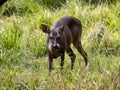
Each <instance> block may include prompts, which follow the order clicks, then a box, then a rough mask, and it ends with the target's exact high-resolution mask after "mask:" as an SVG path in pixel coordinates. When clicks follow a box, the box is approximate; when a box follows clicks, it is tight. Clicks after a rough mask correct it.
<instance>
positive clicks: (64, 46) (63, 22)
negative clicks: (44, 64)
mask: <svg viewBox="0 0 120 90" xmlns="http://www.w3.org/2000/svg"><path fill="white" fill-rule="evenodd" d="M42 30H43V32H44V33H47V40H46V49H47V53H48V58H49V59H48V60H49V72H51V69H52V62H53V58H57V57H59V56H61V64H60V65H61V68H63V65H64V55H65V52H66V53H67V54H68V55H69V56H70V58H71V69H73V66H74V62H75V58H76V55H75V54H74V53H73V51H72V49H71V47H70V45H71V43H72V44H73V45H74V46H75V48H76V49H77V50H78V51H79V52H80V54H81V55H82V56H83V58H84V60H85V64H86V65H87V64H88V59H87V54H86V52H85V51H84V50H83V48H82V44H81V34H82V25H81V22H80V21H79V20H78V19H76V18H74V17H71V16H64V17H61V18H60V19H59V20H57V21H56V22H55V23H54V24H53V25H52V27H51V29H49V28H48V27H47V26H46V25H43V24H42Z"/></svg>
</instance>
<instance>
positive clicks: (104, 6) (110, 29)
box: [0, 0, 120, 90]
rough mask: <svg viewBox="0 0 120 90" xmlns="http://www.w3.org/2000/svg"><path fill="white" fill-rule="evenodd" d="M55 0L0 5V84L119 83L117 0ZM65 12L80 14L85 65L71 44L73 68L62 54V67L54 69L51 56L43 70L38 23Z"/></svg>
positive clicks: (58, 87) (110, 87)
mask: <svg viewBox="0 0 120 90" xmlns="http://www.w3.org/2000/svg"><path fill="white" fill-rule="evenodd" d="M61 1H62V2H59V0H57V1H56V3H54V0H51V1H50V0H46V1H45V0H40V1H39V0H8V2H6V3H5V4H4V5H3V6H1V7H0V90H119V89H120V2H119V0H118V1H116V2H114V3H112V2H111V3H110V0H108V1H109V2H104V3H102V2H101V3H99V4H95V3H92V4H91V3H90V2H83V1H82V0H71V1H70V0H68V1H66V2H65V0H61ZM86 1H87V0H86ZM88 1H89V0H88ZM93 1H94V0H93ZM111 1H112V0H111ZM66 15H69V16H74V17H76V18H78V19H79V20H81V23H82V25H83V34H82V44H83V47H84V49H85V51H86V52H87V54H88V60H89V66H88V67H87V68H85V63H84V60H83V58H82V57H81V55H80V54H79V53H78V52H77V50H76V49H75V48H74V47H73V46H72V47H73V50H74V52H75V54H76V56H77V58H76V62H75V66H74V69H73V71H71V70H70V58H69V57H68V55H67V54H66V56H65V65H64V69H63V70H62V71H61V70H60V58H57V59H55V60H54V70H53V71H52V73H51V75H48V61H47V59H48V57H47V55H46V50H45V48H46V47H45V42H46V41H45V37H46V35H45V34H44V33H43V32H42V31H41V24H42V23H45V24H47V25H49V26H51V25H52V24H53V23H54V22H55V21H56V20H57V19H59V18H60V17H62V16H66Z"/></svg>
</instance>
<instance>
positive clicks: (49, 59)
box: [48, 55, 53, 74]
mask: <svg viewBox="0 0 120 90" xmlns="http://www.w3.org/2000/svg"><path fill="white" fill-rule="evenodd" d="M48 63H49V64H48V68H49V74H50V72H51V70H52V69H53V66H52V64H53V58H52V57H51V56H50V55H49V58H48Z"/></svg>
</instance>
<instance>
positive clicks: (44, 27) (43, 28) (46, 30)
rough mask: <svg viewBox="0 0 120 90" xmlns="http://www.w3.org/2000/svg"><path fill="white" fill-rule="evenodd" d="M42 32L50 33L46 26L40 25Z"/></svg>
mask: <svg viewBox="0 0 120 90" xmlns="http://www.w3.org/2000/svg"><path fill="white" fill-rule="evenodd" d="M42 31H43V32H44V33H47V34H49V33H50V29H49V28H48V26H47V25H45V24H42Z"/></svg>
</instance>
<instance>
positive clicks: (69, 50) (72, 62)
mask: <svg viewBox="0 0 120 90" xmlns="http://www.w3.org/2000/svg"><path fill="white" fill-rule="evenodd" d="M66 52H67V54H68V55H69V57H70V58H71V70H72V69H73V67H74V62H75V58H76V55H75V54H74V53H73V51H72V49H71V48H70V47H69V48H68V49H67V51H66Z"/></svg>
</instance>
